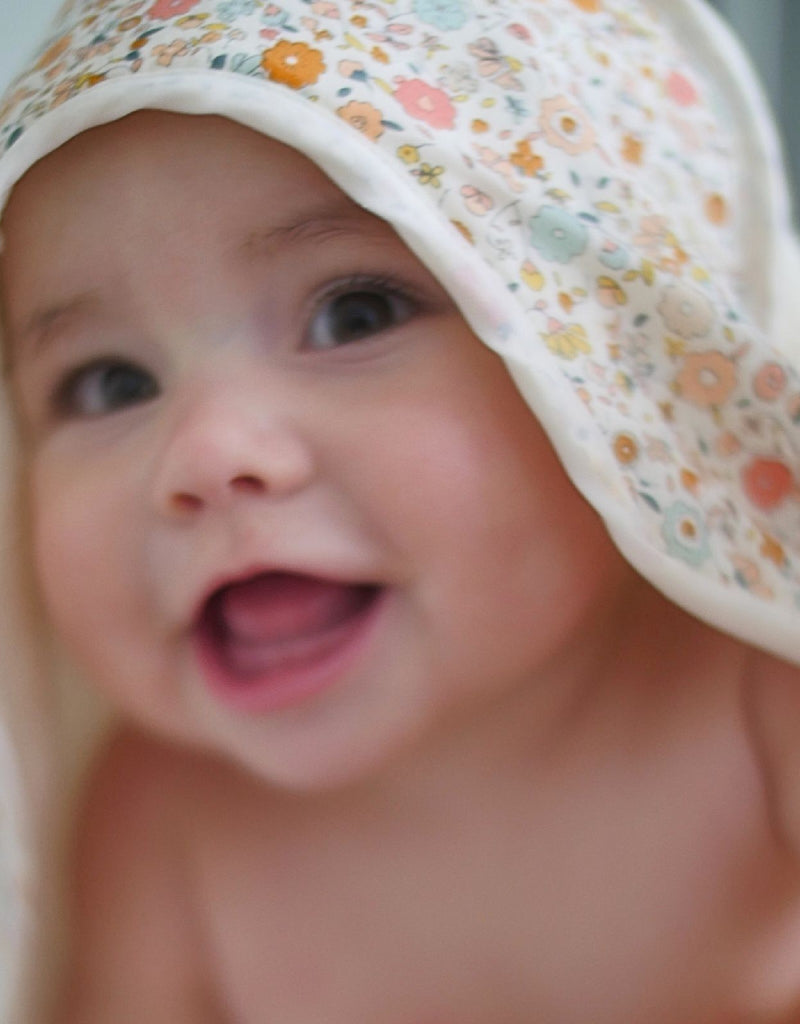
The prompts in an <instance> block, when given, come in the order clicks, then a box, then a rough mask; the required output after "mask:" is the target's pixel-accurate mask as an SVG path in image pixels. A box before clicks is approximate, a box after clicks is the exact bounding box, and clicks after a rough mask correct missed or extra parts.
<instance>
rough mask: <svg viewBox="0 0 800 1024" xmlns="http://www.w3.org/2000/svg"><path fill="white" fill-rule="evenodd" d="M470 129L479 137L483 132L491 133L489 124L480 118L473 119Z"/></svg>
mask: <svg viewBox="0 0 800 1024" xmlns="http://www.w3.org/2000/svg"><path fill="white" fill-rule="evenodd" d="M470 128H471V129H472V130H473V131H474V132H475V134H476V135H479V134H480V133H481V132H488V131H489V122H488V121H484V120H483V119H482V118H480V117H475V118H473V119H472V124H471V125H470Z"/></svg>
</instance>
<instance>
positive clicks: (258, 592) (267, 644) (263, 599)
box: [201, 571, 377, 677]
mask: <svg viewBox="0 0 800 1024" xmlns="http://www.w3.org/2000/svg"><path fill="white" fill-rule="evenodd" d="M376 592H377V588H375V587H374V586H370V585H366V584H354V583H347V582H339V581H334V580H327V579H324V578H321V577H316V576H308V575H305V574H300V573H293V572H274V571H273V572H267V573H259V574H257V575H255V576H252V577H249V578H246V579H244V580H239V581H237V582H235V583H231V584H228V585H226V586H224V587H221V588H218V589H217V590H216V591H214V593H213V594H212V595H211V596H210V598H209V599H208V601H207V602H206V604H205V608H204V611H203V615H202V618H201V628H202V629H204V630H205V631H206V632H207V633H209V634H210V635H212V636H213V637H214V638H215V639H216V641H217V643H218V644H219V646H220V648H221V649H222V650H224V651H225V652H226V656H227V659H228V661H229V663H230V666H231V668H233V669H234V670H235V671H236V672H238V673H239V674H240V675H242V676H243V677H246V676H248V675H251V674H258V673H259V672H261V671H263V670H264V668H265V666H266V665H269V664H271V663H272V662H273V661H274V660H275V659H276V658H278V659H280V658H281V657H282V656H284V655H287V654H288V653H289V652H292V651H293V650H294V649H296V648H298V647H303V646H304V645H307V642H308V641H311V640H314V639H318V638H320V637H324V636H326V635H329V634H331V633H332V632H334V631H336V630H337V629H339V628H340V627H341V626H343V625H344V624H345V623H347V622H348V621H349V620H351V619H353V618H355V617H357V616H358V615H360V614H361V613H362V612H363V610H364V608H365V607H366V606H367V605H369V604H370V602H371V601H372V599H373V598H374V597H375V594H376Z"/></svg>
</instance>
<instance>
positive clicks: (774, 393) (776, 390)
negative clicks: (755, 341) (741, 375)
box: [753, 363, 787, 402]
mask: <svg viewBox="0 0 800 1024" xmlns="http://www.w3.org/2000/svg"><path fill="white" fill-rule="evenodd" d="M786 383H787V376H786V371H785V370H784V368H783V367H782V366H781V365H780V363H764V365H763V366H762V367H761V369H760V370H759V371H758V373H757V374H756V376H755V379H754V380H753V391H755V393H756V394H757V395H758V397H759V398H762V399H763V400H764V401H765V402H774V401H775V400H776V399H778V398H780V396H781V395H782V394H783V392H784V389H785V388H786Z"/></svg>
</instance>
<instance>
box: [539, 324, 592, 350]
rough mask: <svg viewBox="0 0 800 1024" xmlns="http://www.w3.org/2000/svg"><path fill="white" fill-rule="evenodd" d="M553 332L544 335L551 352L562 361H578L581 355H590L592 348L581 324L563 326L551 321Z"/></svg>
mask: <svg viewBox="0 0 800 1024" xmlns="http://www.w3.org/2000/svg"><path fill="white" fill-rule="evenodd" d="M550 327H551V330H550V332H549V333H548V334H545V335H543V337H544V340H545V341H546V342H547V347H548V348H549V349H550V351H551V352H552V353H553V354H554V355H556V356H560V357H561V358H562V359H577V358H578V356H579V355H588V354H589V353H590V352H591V351H592V346H591V345H590V344H589V342H588V341H587V340H586V329H585V328H584V327H582V326H581V325H580V324H561V323H559V322H558V321H557V320H551V322H550Z"/></svg>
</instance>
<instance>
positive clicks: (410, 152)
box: [396, 145, 419, 164]
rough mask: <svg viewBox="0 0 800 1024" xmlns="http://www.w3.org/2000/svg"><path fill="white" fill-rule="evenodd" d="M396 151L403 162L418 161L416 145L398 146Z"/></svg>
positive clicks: (413, 162) (412, 162) (411, 162)
mask: <svg viewBox="0 0 800 1024" xmlns="http://www.w3.org/2000/svg"><path fill="white" fill-rule="evenodd" d="M396 152H397V155H398V156H399V157H400V159H401V160H402V161H403V163H404V164H415V163H418V162H419V150H418V149H417V147H416V146H409V145H405V146H398V147H397V150H396Z"/></svg>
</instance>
